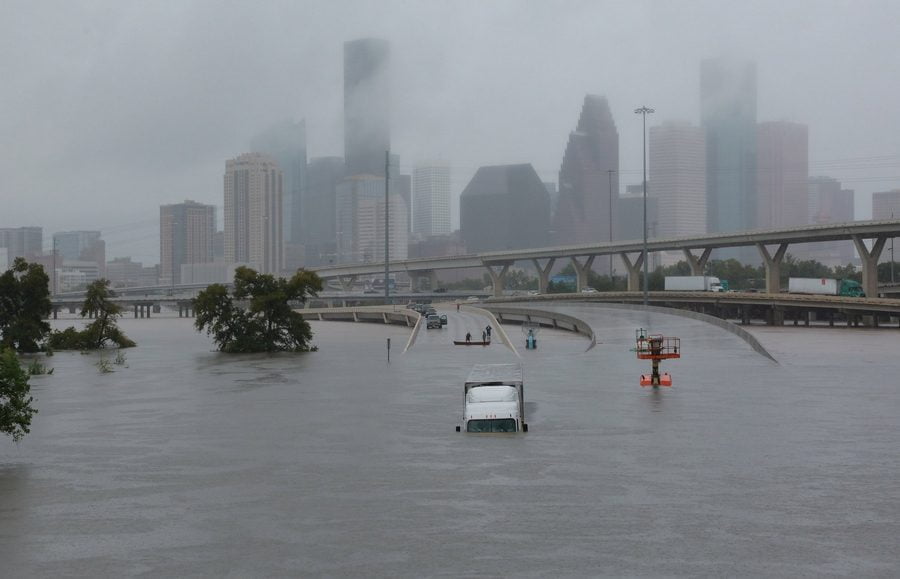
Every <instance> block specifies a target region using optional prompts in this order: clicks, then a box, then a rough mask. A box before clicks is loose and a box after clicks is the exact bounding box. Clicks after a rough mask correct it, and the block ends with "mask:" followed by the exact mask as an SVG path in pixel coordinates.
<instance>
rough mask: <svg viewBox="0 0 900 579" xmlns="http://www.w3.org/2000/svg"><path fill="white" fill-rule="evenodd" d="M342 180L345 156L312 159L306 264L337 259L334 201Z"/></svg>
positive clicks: (306, 211) (305, 224)
mask: <svg viewBox="0 0 900 579" xmlns="http://www.w3.org/2000/svg"><path fill="white" fill-rule="evenodd" d="M343 179H344V159H342V158H341V157H316V158H314V159H310V161H309V165H308V166H307V172H306V195H305V197H306V206H305V208H304V212H303V230H304V232H305V234H304V236H305V238H306V244H305V245H306V248H305V249H306V261H305V263H306V264H307V265H310V266H314V265H327V264H329V263H334V262H335V259H336V253H337V237H336V234H335V231H336V229H335V226H336V221H335V219H336V213H335V203H336V198H337V187H338V184H339V183H340V182H341V181H343Z"/></svg>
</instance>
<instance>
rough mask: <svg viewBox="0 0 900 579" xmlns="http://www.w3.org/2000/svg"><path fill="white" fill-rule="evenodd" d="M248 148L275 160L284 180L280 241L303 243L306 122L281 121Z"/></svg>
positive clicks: (255, 139) (258, 136)
mask: <svg viewBox="0 0 900 579" xmlns="http://www.w3.org/2000/svg"><path fill="white" fill-rule="evenodd" d="M250 150H251V151H258V152H260V153H264V154H266V155H268V156H270V157H272V158H273V159H275V162H276V163H278V167H279V168H280V169H281V172H282V175H283V179H284V181H283V189H284V194H283V203H282V215H283V216H284V219H283V223H282V227H283V230H284V231H283V233H284V241H285V242H289V243H291V244H294V245H301V244H303V243H305V242H306V239H305V234H304V231H303V222H304V220H303V210H304V205H305V203H304V197H305V194H304V190H305V185H306V121H305V120H301V121H299V122H296V121H284V122H282V123H278V124H276V125H273V126H271V127H269V128H268V129H267V130H266V131H264V132H263V133H260V134H259V135H257V136H256V137H255V138H253V139H252V140H251V141H250Z"/></svg>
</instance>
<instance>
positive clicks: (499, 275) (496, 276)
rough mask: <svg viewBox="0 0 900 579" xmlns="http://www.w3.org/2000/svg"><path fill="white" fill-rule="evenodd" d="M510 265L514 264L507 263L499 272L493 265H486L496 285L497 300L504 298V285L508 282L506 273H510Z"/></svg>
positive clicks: (492, 281) (495, 295)
mask: <svg viewBox="0 0 900 579" xmlns="http://www.w3.org/2000/svg"><path fill="white" fill-rule="evenodd" d="M510 265H512V264H511V263H507V264H504V265H502V266H500V271H499V272H497V271H496V270H495V269H494V266H493V265H490V264H487V263H486V264H484V267H486V268H487V270H488V275H489V276H491V283H492V284H493V285H494V297H495V298H499V297H503V284H504V282H505V281H506V272H507V271H509V266H510Z"/></svg>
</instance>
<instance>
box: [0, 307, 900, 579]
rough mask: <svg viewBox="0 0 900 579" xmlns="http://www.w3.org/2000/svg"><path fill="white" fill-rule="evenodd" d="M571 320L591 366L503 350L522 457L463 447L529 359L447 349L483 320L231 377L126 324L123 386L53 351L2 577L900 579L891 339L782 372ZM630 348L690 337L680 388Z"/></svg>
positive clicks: (347, 338)
mask: <svg viewBox="0 0 900 579" xmlns="http://www.w3.org/2000/svg"><path fill="white" fill-rule="evenodd" d="M567 311H568V312H570V313H574V314H575V315H578V316H580V317H583V318H585V319H588V320H589V321H590V323H591V324H592V326H593V327H594V328H595V330H596V333H597V339H598V344H597V346H596V347H595V348H593V349H590V350H587V351H585V350H586V348H587V346H588V341H587V340H586V339H584V338H583V337H579V336H576V335H573V334H569V333H566V332H560V331H553V330H548V329H543V330H541V331H540V332H539V335H538V349H537V350H525V349H524V337H523V335H522V333H521V331H520V328H519V327H517V326H514V325H512V326H506V328H505V329H506V332H507V334H508V336H509V337H510V339H511V340H512V342H513V344H514V345H515V347H516V349H517V351H518V355H520V356H521V361H522V362H523V363H524V365H525V376H526V386H525V396H526V401H527V406H526V412H527V417H526V418H527V422H528V423H529V432H528V433H527V434H518V435H471V434H465V433H457V432H455V431H454V429H455V426H456V424H457V423H458V418H459V416H460V414H461V410H462V401H463V394H462V383H463V381H464V379H465V377H466V375H467V373H468V371H469V369H470V368H471V366H472V364H474V363H484V362H513V361H517V360H519V358H517V355H516V353H514V352H513V351H512V350H510V349H509V348H507V347H505V346H504V345H503V344H502V343H500V338H501V336H500V335H499V333H498V331H497V330H496V329H495V331H494V332H493V334H494V343H493V344H492V345H491V346H488V347H477V346H468V347H454V346H452V345H451V340H452V339H454V338H456V339H459V338H461V337H462V336H463V335H464V334H465V332H466V331H467V330H469V331H472V334H473V336H477V337H478V338H480V337H481V336H480V332H481V329H482V328H483V327H484V325H485V324H486V323H487V321H486V319H485V318H482V317H480V316H479V315H477V314H475V313H472V312H466V311H463V312H461V313H457V312H456V311H455V309H453V310H447V311H446V312H445V313H447V314H448V315H449V317H450V323H449V324H448V326H447V327H446V328H444V329H441V330H427V331H426V330H425V329H424V328H423V329H422V330H421V331H420V333H419V335H418V337H417V339H416V341H415V344H414V345H413V347H412V348H411V349H410V350H409V351H408V352H406V353H403V349H404V346H405V344H406V341H407V339H408V338H409V335H410V332H409V330H408V329H407V328H403V327H399V326H382V325H376V324H362V323H359V324H353V323H347V322H323V323H314V324H313V328H314V330H315V332H316V337H315V342H316V343H317V344H318V346H319V348H320V350H319V351H318V352H315V353H309V354H301V355H291V354H278V355H225V354H220V353H217V352H214V351H212V344H211V342H210V341H209V339H208V338H207V337H206V336H204V335H202V334H198V333H196V332H194V331H193V329H192V326H191V323H192V321H191V320H188V319H178V318H175V317H168V318H166V317H155V318H152V319H149V320H146V319H145V320H133V319H124V320H123V321H122V327H123V329H124V330H125V331H126V333H127V334H128V335H129V336H130V337H132V338H133V339H135V340H136V341H137V342H138V344H139V346H138V347H137V348H134V349H131V350H128V351H126V357H127V359H126V361H125V364H123V365H115V364H114V365H113V366H112V367H113V369H114V372H112V373H108V374H102V373H100V372H99V371H98V369H97V367H96V366H95V363H96V361H97V355H81V354H78V353H57V354H56V355H55V356H53V357H52V358H49V359H48V360H47V362H48V363H49V364H51V365H52V366H54V367H55V372H54V374H53V375H50V376H38V377H34V378H32V392H33V395H34V396H35V398H36V399H37V403H36V406H37V408H38V409H39V411H40V413H39V414H37V415H36V416H35V419H34V423H33V428H32V432H31V434H29V435H27V436H26V437H25V438H24V440H23V441H22V442H21V443H20V444H19V445H15V444H14V443H13V442H12V441H11V439H9V438H6V437H4V438H2V439H0V576H3V577H13V578H17V577H56V576H72V577H101V576H109V577H122V576H132V577H205V576H213V577H272V576H282V577H283V576H329V577H345V576H366V577H475V576H486V575H487V576H516V577H566V576H569V577H584V576H612V577H621V576H641V577H654V576H655V577H660V576H666V577H671V576H691V577H695V576H716V577H723V576H744V577H760V576H781V577H799V576H806V577H839V576H845V577H846V576H852V577H896V576H897V575H898V572H900V571H898V569H900V551H898V549H897V537H898V536H900V488H898V487H900V485H898V481H900V451H898V441H900V419H898V414H900V392H898V390H900V386H898V379H897V376H898V370H900V363H898V361H897V357H896V353H897V352H898V351H900V331H898V330H896V329H894V330H886V329H881V330H867V329H861V328H852V329H851V328H802V327H801V328H793V327H785V328H754V329H753V330H752V331H753V332H754V334H755V335H756V336H757V337H758V338H759V339H760V341H761V342H762V343H763V345H764V346H766V347H767V348H768V349H769V350H770V352H771V353H772V355H773V356H774V357H775V358H776V359H777V360H778V362H777V363H776V362H772V361H771V360H769V359H767V358H765V357H763V356H761V355H759V354H757V353H756V352H754V351H753V350H752V349H751V348H750V346H749V345H747V344H746V343H745V342H744V341H743V340H741V339H740V338H738V337H737V336H735V335H733V334H731V333H729V332H727V331H724V330H722V329H720V328H718V327H715V326H711V325H707V324H705V323H703V322H700V321H696V320H690V319H686V318H683V317H679V316H670V315H665V314H658V313H644V312H639V311H625V310H613V309H609V308H602V307H599V306H591V305H583V304H582V305H572V306H571V307H570V309H569V310H567ZM66 323H68V322H66ZM57 324H58V325H63V324H64V322H62V321H60V322H58V323H57ZM638 327H644V328H649V329H650V330H651V331H653V332H654V333H663V334H665V335H667V336H668V335H671V336H678V337H680V338H681V340H682V350H683V358H682V359H681V360H674V361H668V362H664V363H663V365H662V369H663V370H665V371H669V372H670V373H671V374H672V376H673V378H674V387H673V388H671V389H664V390H663V391H653V390H651V389H642V388H640V387H639V386H638V377H639V375H640V374H641V373H644V372H647V371H648V370H649V363H648V362H644V361H640V360H637V359H636V357H635V354H634V352H633V351H631V348H632V347H633V345H634V331H635V329H636V328H638ZM386 338H391V351H390V355H391V361H390V363H388V362H387V348H386ZM106 356H107V358H108V359H110V360H112V359H113V358H114V355H113V354H112V353H108V354H106Z"/></svg>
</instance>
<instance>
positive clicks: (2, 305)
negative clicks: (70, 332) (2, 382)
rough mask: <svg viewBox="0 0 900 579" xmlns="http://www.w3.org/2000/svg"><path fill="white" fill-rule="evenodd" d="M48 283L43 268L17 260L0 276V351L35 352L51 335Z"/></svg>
mask: <svg viewBox="0 0 900 579" xmlns="http://www.w3.org/2000/svg"><path fill="white" fill-rule="evenodd" d="M51 310H52V307H51V305H50V279H49V278H48V277H47V274H46V273H45V272H44V267H43V266H42V265H40V264H37V263H28V262H26V261H25V260H24V259H22V258H21V257H17V258H16V260H15V262H14V263H13V266H12V268H11V269H9V270H7V271H6V272H5V273H3V275H0V348H12V349H13V350H18V351H20V352H37V351H38V350H39V349H40V343H41V342H42V341H43V340H44V338H45V337H46V336H47V334H49V333H50V324H48V323H47V322H46V321H44V320H45V318H47V317H48V316H49V315H50V312H51Z"/></svg>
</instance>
